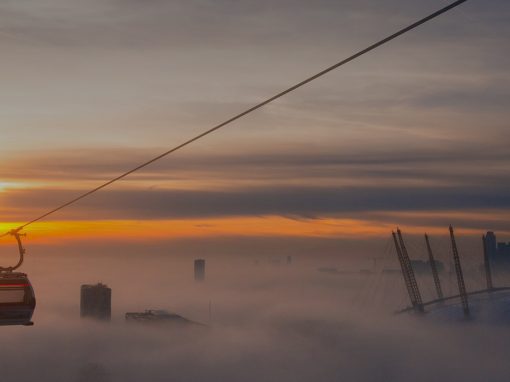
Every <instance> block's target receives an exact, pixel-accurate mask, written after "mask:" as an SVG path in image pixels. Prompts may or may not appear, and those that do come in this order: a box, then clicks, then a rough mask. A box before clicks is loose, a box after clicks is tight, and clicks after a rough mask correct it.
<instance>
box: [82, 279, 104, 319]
mask: <svg viewBox="0 0 510 382" xmlns="http://www.w3.org/2000/svg"><path fill="white" fill-rule="evenodd" d="M80 316H81V317H82V318H95V319H98V320H107V321H109V320H110V319H111V316H112V290H111V289H110V288H108V286H106V285H104V284H101V283H99V284H96V285H82V286H81V301H80Z"/></svg>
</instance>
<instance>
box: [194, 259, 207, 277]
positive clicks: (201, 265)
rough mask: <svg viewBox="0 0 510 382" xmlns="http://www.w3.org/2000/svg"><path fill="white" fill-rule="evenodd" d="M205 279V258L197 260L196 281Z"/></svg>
mask: <svg viewBox="0 0 510 382" xmlns="http://www.w3.org/2000/svg"><path fill="white" fill-rule="evenodd" d="M204 279H205V260H204V259H196V260H195V281H204Z"/></svg>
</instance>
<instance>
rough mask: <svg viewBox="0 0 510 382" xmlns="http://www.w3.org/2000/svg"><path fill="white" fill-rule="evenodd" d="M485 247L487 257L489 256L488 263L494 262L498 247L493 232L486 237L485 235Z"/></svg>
mask: <svg viewBox="0 0 510 382" xmlns="http://www.w3.org/2000/svg"><path fill="white" fill-rule="evenodd" d="M485 245H486V247H487V248H486V250H487V255H488V256H489V260H490V261H496V257H497V255H498V247H497V241H496V235H495V234H494V232H492V231H489V232H487V235H485Z"/></svg>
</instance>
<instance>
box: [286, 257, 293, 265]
mask: <svg viewBox="0 0 510 382" xmlns="http://www.w3.org/2000/svg"><path fill="white" fill-rule="evenodd" d="M287 264H288V265H290V264H292V256H287Z"/></svg>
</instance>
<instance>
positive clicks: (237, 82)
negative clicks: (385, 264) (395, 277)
mask: <svg viewBox="0 0 510 382" xmlns="http://www.w3.org/2000/svg"><path fill="white" fill-rule="evenodd" d="M447 3H448V2H446V1H442V0H441V1H439V0H429V1H404V0H388V1H384V2H380V1H379V2H377V1H374V0H370V1H369V0H363V1H359V0H358V1H353V0H342V1H331V0H320V1H314V2H311V1H304V0H280V1H266V0H262V1H256V2H254V1H245V0H241V1H235V2H234V1H226V0H218V1H205V0H204V1H199V0H194V1H189V0H188V1H184V0H182V1H164V0H150V1H141V0H106V1H105V0H102V1H99V0H91V1H87V2H81V1H68V0H66V1H63V0H27V1H23V2H19V1H14V0H7V1H3V2H2V3H1V4H0V25H1V27H0V48H1V50H2V53H3V55H2V60H1V62H0V70H1V73H2V74H1V76H0V84H1V88H2V91H1V92H0V97H1V99H0V100H1V102H0V137H1V138H0V228H2V230H6V229H8V228H11V227H15V226H16V225H17V224H19V223H22V222H25V221H27V220H30V219H31V218H33V217H35V216H37V215H39V214H41V213H43V212H45V211H46V210H49V209H51V208H53V207H55V206H56V205H58V204H60V203H62V202H64V201H66V200H68V199H71V198H73V197H74V196H76V195H78V194H80V193H82V192H84V191H86V190H88V189H90V188H93V187H95V186H96V185H98V184H100V183H101V182H104V181H106V180H108V179H109V178H112V177H114V176H116V175H118V174H119V173H121V172H123V171H125V170H127V169H129V168H131V167H133V166H135V165H137V164H139V163H140V162H143V161H145V160H147V159H149V158H151V157H153V156H155V155H157V154H159V153H161V152H164V151H166V150H167V149H168V148H170V147H173V146H175V145H177V144H179V143H181V142H182V141H184V140H186V139H188V138H190V137H192V136H193V135H195V134H197V133H199V132H201V131H203V130H205V129H207V128H210V127H211V126H213V125H215V124H216V123H218V122H221V121H223V120H225V119H227V118H228V117H230V116H232V115H233V114H236V113H238V112H240V111H242V110H243V109H245V108H247V107H249V106H251V105H253V104H255V103H257V102H258V101H260V100H262V99H264V98H267V97H268V96H270V95H273V94H274V93H276V92H278V91H280V90H282V89H284V88H286V87H288V86H289V85H291V84H293V83H295V82H298V81H300V80H301V79H303V78H304V77H306V76H309V75H311V74H313V73H315V72H317V71H318V70H320V69H322V68H325V67H327V66H329V65H331V64H333V63H335V62H337V61H339V60H341V59H342V58H345V57H347V56H349V55H350V54H352V53H354V52H355V51H358V50H359V49H361V48H364V47H366V46H367V45H369V44H371V43H373V42H375V41H377V40H379V39H380V38H382V37H384V36H386V35H388V34H390V33H393V32H394V31H396V30H397V29H399V28H401V27H403V26H405V25H408V24H410V23H411V22H413V21H415V20H416V19H418V18H421V17H423V16H424V15H426V14H429V13H431V12H433V11H435V10H436V9H438V8H440V7H442V6H445V5H446V4H447ZM509 17H510V6H509V5H508V3H507V2H506V1H503V0H492V1H468V2H467V3H466V4H463V5H462V6H461V7H459V8H458V9H455V10H453V11H452V12H450V13H448V14H446V15H443V16H441V17H440V18H439V19H436V20H434V21H433V22H431V23H429V24H427V25H424V26H422V27H420V28H419V29H417V30H415V31H412V32H411V33H409V34H407V35H405V36H403V37H402V38H399V39H398V40H396V41H393V42H391V43H390V44H388V45H387V46H385V47H383V48H381V49H379V50H377V51H375V52H372V53H370V54H369V55H367V56H365V57H362V58H360V59H358V60H356V61H355V62H352V63H350V64H348V65H346V66H345V67H342V68H341V69H339V70H337V71H335V72H333V73H331V74H328V75H327V76H325V77H323V78H321V79H319V80H317V81H315V82H313V83H312V84H310V85H308V86H306V87H305V88H302V89H299V90H298V91H296V92H294V93H292V94H290V95H288V96H286V97H284V98H282V99H280V100H278V101H276V102H274V103H273V104H271V105H268V106H267V107H265V108H264V109H262V110H259V111H257V112H255V113H253V114H252V115H250V116H248V117H246V118H244V119H242V120H239V121H237V122H235V123H234V124H232V125H231V126H228V127H226V128H225V129H223V130H221V131H219V132H217V133H215V134H213V135H211V136H208V137H207V138H205V139H203V140H201V141H199V142H196V143H194V144H193V145H191V146H189V147H187V148H185V149H183V150H182V151H179V152H177V153H175V154H174V155H171V156H170V157H167V158H165V159H164V160H162V161H160V162H158V163H156V164H154V165H152V166H150V167H149V168H146V169H144V170H143V171H140V172H139V173H137V174H135V175H133V176H130V177H129V178H128V179H126V180H123V181H122V182H119V183H117V184H115V185H113V186H112V187H109V188H108V189H107V190H104V191H101V192H100V193H98V194H96V195H94V196H92V197H90V198H88V199H86V200H84V201H82V202H80V203H78V204H77V205H75V206H73V207H70V208H68V209H66V210H63V211H61V212H59V213H58V214H55V215H53V216H52V217H51V218H49V219H47V220H45V221H43V222H40V223H37V224H34V225H33V226H31V227H29V229H27V232H28V233H29V238H30V240H31V242H32V243H34V244H52V245H53V244H55V242H62V241H65V242H79V241H84V240H87V241H97V242H99V241H120V242H126V241H144V240H145V241H146V242H154V241H162V242H163V241H166V240H170V241H171V240H177V241H183V240H184V241H186V240H188V242H190V243H191V242H193V241H195V240H204V243H205V242H211V241H212V242H214V239H217V240H218V241H222V242H225V241H228V240H230V241H231V242H232V243H235V244H232V245H235V246H238V245H239V243H243V241H245V242H246V243H250V242H251V241H252V240H256V241H258V242H260V243H261V244H260V245H264V243H266V245H267V246H271V245H273V244H274V241H275V240H276V239H282V240H285V242H286V243H287V244H288V247H289V248H288V249H287V250H292V249H294V250H296V251H298V250H299V249H300V248H310V247H313V245H314V244H312V243H315V244H316V245H318V248H322V249H324V251H329V252H331V253H333V252H335V249H334V248H332V246H331V244H330V243H331V242H335V243H344V245H345V246H346V248H352V245H351V244H352V242H355V241H356V240H360V238H363V239H366V240H378V241H379V242H384V240H386V239H387V238H388V236H389V234H390V232H391V230H392V229H394V228H395V227H396V226H397V225H398V226H401V227H402V228H403V229H404V230H405V231H406V232H408V233H411V234H422V233H423V232H424V231H427V232H429V233H431V234H445V233H447V230H446V228H447V226H448V225H449V224H453V225H455V226H456V227H457V229H458V230H459V232H460V233H461V234H464V235H473V236H474V237H477V236H479V235H480V234H481V233H482V232H484V231H486V230H495V231H496V232H497V233H499V234H500V237H501V238H502V239H504V238H506V239H508V238H510V228H509V227H508V220H509V217H510V197H509V195H510V193H509V191H510V183H509V180H508V179H509V178H508V169H509V165H510V154H509V153H510V151H509V150H508V146H509V144H510V130H509V129H508V120H509V118H508V117H509V111H508V110H509V107H508V106H509V101H508V100H510V97H509V96H510V94H509V90H508V89H509V82H510V76H509V73H508V66H509V64H510V62H509V60H510V54H509V53H510V48H509V47H508V44H507V41H508V40H509V38H510V25H509V24H508V22H507V21H508V18H509ZM276 241H278V240H276ZM3 242H5V240H3ZM318 242H319V243H321V244H317V243H318ZM302 243H308V245H305V246H304V247H303V246H302ZM345 243H348V244H345ZM9 244H11V243H9ZM246 246H249V244H247V245H246ZM340 247H341V245H340V246H339V248H340Z"/></svg>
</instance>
